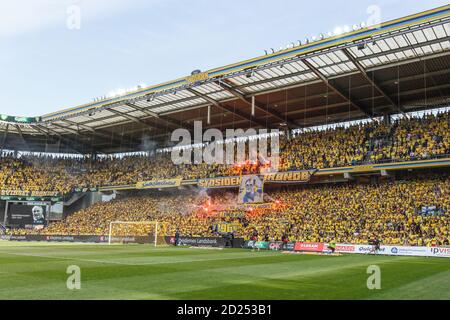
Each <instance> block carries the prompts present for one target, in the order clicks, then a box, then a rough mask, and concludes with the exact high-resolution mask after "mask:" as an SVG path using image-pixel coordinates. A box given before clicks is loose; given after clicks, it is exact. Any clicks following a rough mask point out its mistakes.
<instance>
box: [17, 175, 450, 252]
mask: <svg viewBox="0 0 450 320" xmlns="http://www.w3.org/2000/svg"><path fill="white" fill-rule="evenodd" d="M449 195H450V184H449V176H448V175H443V176H442V177H432V178H430V177H421V178H419V177H415V178H414V179H411V180H406V181H390V180H388V181H384V182H380V183H377V184H358V183H345V184H336V185H328V186H304V187H289V188H285V189H282V190H280V189H276V190H273V191H269V192H268V197H270V200H269V201H270V202H271V203H272V207H270V208H264V209H262V208H260V209H258V208H256V207H255V208H252V209H251V208H248V207H247V208H243V207H237V208H236V207H235V206H234V204H235V203H236V201H237V200H236V199H233V200H232V201H231V202H230V197H233V196H230V194H228V193H224V191H221V190H217V191H212V194H210V195H206V194H204V193H203V194H202V193H200V194H199V193H195V192H193V191H183V192H181V193H177V194H176V195H171V194H167V193H165V194H160V195H159V196H157V197H155V196H149V195H140V196H132V197H127V198H124V199H118V200H113V201H111V202H108V203H97V204H95V205H93V206H91V207H89V208H87V209H85V210H81V211H79V212H77V213H75V214H73V215H71V216H69V217H68V218H67V219H65V220H63V221H60V222H56V223H52V224H50V225H49V226H48V227H47V228H45V229H43V230H42V231H39V232H41V233H43V234H48V235H49V234H54V235H56V234H57V235H66V234H70V235H80V234H81V235H107V234H108V231H109V223H110V222H111V221H118V220H119V221H158V223H159V226H160V227H159V228H160V229H159V233H160V234H161V235H174V234H175V232H176V230H177V229H178V230H179V232H180V234H182V235H186V236H212V235H214V232H215V231H214V230H215V229H214V226H216V225H218V224H230V225H232V226H233V228H234V229H235V236H236V237H244V238H246V239H249V238H250V237H251V236H252V234H254V233H257V234H258V235H259V236H260V238H259V239H260V240H262V239H269V240H271V241H272V240H278V241H279V240H281V239H282V237H283V236H285V237H288V238H289V240H291V241H305V242H327V241H331V240H333V241H337V242H340V243H355V244H360V243H363V244H366V243H367V242H368V241H369V239H371V238H372V237H377V238H378V239H380V240H381V241H382V242H383V243H385V244H394V245H414V246H421V245H424V246H426V245H430V244H431V242H432V241H435V242H436V243H437V244H440V245H448V244H449V241H450V234H449V231H450V212H449V209H450V196H449ZM234 197H235V195H234ZM223 204H225V206H223ZM227 204H230V205H229V206H227ZM226 208H229V209H228V210H227V209H226ZM230 208H233V209H230ZM424 208H432V210H428V209H427V211H424ZM230 210H232V211H230ZM151 228H152V227H151V226H150V225H134V226H132V225H122V226H118V227H115V229H114V234H113V235H122V236H123V235H149V234H151V233H152V231H151ZM16 232H37V231H25V230H22V231H16Z"/></svg>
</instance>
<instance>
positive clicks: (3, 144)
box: [0, 123, 9, 157]
mask: <svg viewBox="0 0 450 320" xmlns="http://www.w3.org/2000/svg"><path fill="white" fill-rule="evenodd" d="M8 131H9V123H7V124H6V129H5V132H4V134H3V139H2V145H1V148H0V157H1V155H2V154H3V149H4V147H5V143H6V137H7V136H8Z"/></svg>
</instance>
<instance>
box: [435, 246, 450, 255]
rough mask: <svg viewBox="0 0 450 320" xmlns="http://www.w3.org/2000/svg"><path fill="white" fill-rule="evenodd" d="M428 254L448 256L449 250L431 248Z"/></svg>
mask: <svg viewBox="0 0 450 320" xmlns="http://www.w3.org/2000/svg"><path fill="white" fill-rule="evenodd" d="M430 252H431V253H432V254H433V255H437V256H450V248H442V247H433V248H430Z"/></svg>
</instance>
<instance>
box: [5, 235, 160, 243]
mask: <svg viewBox="0 0 450 320" xmlns="http://www.w3.org/2000/svg"><path fill="white" fill-rule="evenodd" d="M1 239H2V240H10V241H43V242H80V243H108V241H109V237H108V236H96V235H91V236H90V235H86V236H70V235H52V236H48V235H8V236H2V238H1ZM111 240H112V241H114V242H122V243H139V244H145V243H153V239H152V238H151V237H148V236H146V237H141V236H127V237H112V238H111Z"/></svg>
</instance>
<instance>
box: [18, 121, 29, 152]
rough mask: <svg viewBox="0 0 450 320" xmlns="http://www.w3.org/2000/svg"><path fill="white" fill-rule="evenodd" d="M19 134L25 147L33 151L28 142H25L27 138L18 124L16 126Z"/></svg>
mask: <svg viewBox="0 0 450 320" xmlns="http://www.w3.org/2000/svg"><path fill="white" fill-rule="evenodd" d="M15 127H16V129H17V132H18V133H19V136H20V139H22V141H23V144H24V145H25V147H26V148H27V149H28V150H30V151H31V149H30V146H29V145H28V143H27V140H25V138H24V137H23V133H22V129H20V126H19V125H18V124H16V125H15Z"/></svg>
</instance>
